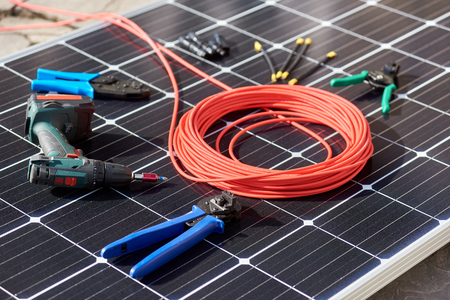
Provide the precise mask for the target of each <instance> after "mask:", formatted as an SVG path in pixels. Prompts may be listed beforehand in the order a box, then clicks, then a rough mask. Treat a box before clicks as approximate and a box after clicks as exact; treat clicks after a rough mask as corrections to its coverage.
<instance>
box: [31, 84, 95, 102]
mask: <svg viewBox="0 0 450 300" xmlns="http://www.w3.org/2000/svg"><path fill="white" fill-rule="evenodd" d="M31 90H33V91H53V92H59V93H66V94H72V95H84V96H89V97H91V98H94V88H93V87H92V86H91V84H90V83H89V82H86V81H67V80H33V82H32V83H31Z"/></svg>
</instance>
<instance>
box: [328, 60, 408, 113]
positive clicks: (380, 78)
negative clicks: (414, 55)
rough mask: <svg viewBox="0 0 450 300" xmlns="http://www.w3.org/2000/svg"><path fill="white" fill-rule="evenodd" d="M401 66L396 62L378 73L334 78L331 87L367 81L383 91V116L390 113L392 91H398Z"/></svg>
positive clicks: (369, 72) (365, 72) (363, 72)
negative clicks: (398, 75)
mask: <svg viewBox="0 0 450 300" xmlns="http://www.w3.org/2000/svg"><path fill="white" fill-rule="evenodd" d="M399 69H400V65H398V64H396V63H395V62H390V63H388V64H386V65H384V67H383V69H382V70H377V71H366V70H364V71H362V72H361V73H360V74H357V75H353V76H349V77H344V78H333V79H331V81H330V85H331V86H333V87H338V86H348V85H353V84H358V83H362V82H364V81H367V83H369V85H370V86H372V88H373V89H380V90H381V89H382V90H384V91H383V97H382V99H381V111H382V112H383V114H387V113H389V111H390V110H391V108H390V107H389V100H391V95H392V91H395V90H396V89H397V85H396V84H397V73H398V70H399Z"/></svg>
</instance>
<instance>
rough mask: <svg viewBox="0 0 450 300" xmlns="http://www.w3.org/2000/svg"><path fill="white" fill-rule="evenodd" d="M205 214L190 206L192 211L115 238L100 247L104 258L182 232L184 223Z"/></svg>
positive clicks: (132, 250) (142, 246)
mask: <svg viewBox="0 0 450 300" xmlns="http://www.w3.org/2000/svg"><path fill="white" fill-rule="evenodd" d="M203 216H205V212H204V211H203V210H201V209H200V208H199V207H198V206H196V205H194V206H192V212H190V213H188V214H186V215H183V216H180V217H178V218H175V219H172V220H169V221H167V222H164V223H161V224H158V225H155V226H152V227H149V228H146V229H143V230H140V231H137V232H135V233H132V234H130V235H128V236H126V237H124V238H121V239H120V240H117V241H115V242H113V243H111V244H109V245H107V246H105V247H104V248H103V249H102V252H101V255H102V257H104V258H112V257H116V256H120V255H123V254H127V253H131V252H134V251H137V250H140V249H142V248H145V247H147V246H150V245H153V244H155V243H157V242H160V241H162V240H165V239H167V238H170V237H172V236H175V235H178V234H181V233H183V232H184V223H185V222H188V221H192V220H195V219H197V218H201V217H203Z"/></svg>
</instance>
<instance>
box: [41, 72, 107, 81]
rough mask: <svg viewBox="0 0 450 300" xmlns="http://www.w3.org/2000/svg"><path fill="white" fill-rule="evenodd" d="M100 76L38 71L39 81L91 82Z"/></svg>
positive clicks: (97, 74)
mask: <svg viewBox="0 0 450 300" xmlns="http://www.w3.org/2000/svg"><path fill="white" fill-rule="evenodd" d="M99 76H100V73H74V72H61V71H53V70H47V69H38V70H37V79H38V80H41V79H42V80H58V79H62V80H76V81H90V80H92V79H94V78H97V77H99Z"/></svg>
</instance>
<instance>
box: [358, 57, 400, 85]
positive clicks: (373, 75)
mask: <svg viewBox="0 0 450 300" xmlns="http://www.w3.org/2000/svg"><path fill="white" fill-rule="evenodd" d="M399 69H400V65H398V64H397V63H395V62H390V63H388V64H386V65H384V67H383V69H382V70H376V71H370V72H369V74H368V75H367V78H366V79H367V81H368V83H369V84H370V86H372V87H373V88H376V89H384V88H385V87H387V86H389V85H391V84H395V85H397V73H398V71H399Z"/></svg>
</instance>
